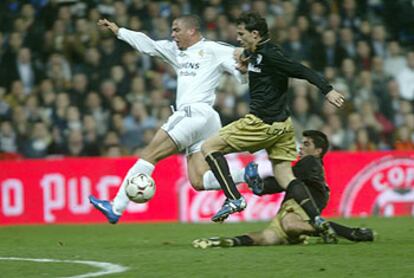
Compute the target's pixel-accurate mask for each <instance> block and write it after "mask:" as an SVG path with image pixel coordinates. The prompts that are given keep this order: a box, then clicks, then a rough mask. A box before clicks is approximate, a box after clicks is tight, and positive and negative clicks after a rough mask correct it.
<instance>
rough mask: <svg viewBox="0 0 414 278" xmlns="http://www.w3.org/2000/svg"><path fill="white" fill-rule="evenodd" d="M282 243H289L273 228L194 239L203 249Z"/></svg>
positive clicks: (195, 243)
mask: <svg viewBox="0 0 414 278" xmlns="http://www.w3.org/2000/svg"><path fill="white" fill-rule="evenodd" d="M282 244H288V241H287V240H286V239H284V238H282V237H280V235H279V234H278V233H277V232H276V231H275V230H273V229H271V228H266V229H264V230H262V231H259V232H252V233H248V234H245V235H239V236H234V237H210V238H200V239H196V240H194V241H193V247H195V248H201V249H205V248H212V247H243V246H244V247H247V246H254V245H260V246H269V245H282Z"/></svg>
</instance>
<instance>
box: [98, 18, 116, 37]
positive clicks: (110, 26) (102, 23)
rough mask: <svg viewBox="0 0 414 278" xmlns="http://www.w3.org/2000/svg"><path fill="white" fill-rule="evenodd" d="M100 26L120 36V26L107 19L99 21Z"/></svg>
mask: <svg viewBox="0 0 414 278" xmlns="http://www.w3.org/2000/svg"><path fill="white" fill-rule="evenodd" d="M98 26H102V27H106V28H108V29H109V30H111V31H112V32H113V33H114V34H115V35H116V34H118V30H119V27H118V25H116V24H115V23H113V22H111V21H109V20H107V19H106V18H104V19H99V20H98Z"/></svg>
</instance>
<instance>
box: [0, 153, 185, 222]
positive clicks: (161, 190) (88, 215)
mask: <svg viewBox="0 0 414 278" xmlns="http://www.w3.org/2000/svg"><path fill="white" fill-rule="evenodd" d="M135 161H136V158H123V159H106V158H79V159H73V158H67V159H61V160H22V161H2V162H0V185H1V188H0V224H32V223H91V222H102V221H104V218H103V217H102V215H100V213H99V212H98V211H96V210H94V209H93V208H92V206H91V205H90V204H89V200H88V196H89V195H90V194H94V195H95V196H97V197H98V198H103V199H108V198H110V197H111V198H112V197H114V196H115V194H116V192H117V189H118V186H119V184H120V183H121V181H122V179H123V176H124V174H125V173H126V172H127V170H128V169H129V167H131V166H132V165H133V163H134V162H135ZM179 162H180V157H178V156H174V157H171V158H168V159H165V160H163V161H162V162H160V164H159V167H158V168H157V169H156V171H155V172H154V176H153V177H154V180H155V181H156V183H157V184H159V185H160V186H159V187H158V188H157V189H158V190H157V198H154V199H153V200H152V201H151V202H148V203H146V204H134V203H130V205H129V206H128V208H127V212H126V213H125V214H124V215H123V217H122V220H123V221H176V220H177V218H178V200H177V198H176V197H175V196H176V195H177V194H176V193H175V192H176V190H175V188H174V187H172V186H161V185H163V184H166V185H168V184H169V183H170V181H171V180H173V181H174V180H177V179H179V177H180V176H181V174H182V173H181V172H180V171H176V169H179V168H180V163H179Z"/></svg>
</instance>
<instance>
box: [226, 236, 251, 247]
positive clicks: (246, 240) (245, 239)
mask: <svg viewBox="0 0 414 278" xmlns="http://www.w3.org/2000/svg"><path fill="white" fill-rule="evenodd" d="M231 240H232V241H233V246H252V245H253V239H252V238H251V237H249V236H248V235H243V236H236V237H233V238H231Z"/></svg>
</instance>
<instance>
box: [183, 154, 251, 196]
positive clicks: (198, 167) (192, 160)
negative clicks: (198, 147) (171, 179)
mask: <svg viewBox="0 0 414 278" xmlns="http://www.w3.org/2000/svg"><path fill="white" fill-rule="evenodd" d="M187 171H188V177H189V180H190V183H191V185H192V186H193V187H194V189H196V190H197V191H202V190H220V189H221V187H220V183H219V182H218V180H217V179H216V177H215V176H214V174H213V171H211V170H210V167H209V166H208V164H207V162H206V160H205V159H204V156H203V154H202V153H201V152H200V151H199V152H196V153H192V154H189V155H187ZM230 174H231V176H232V177H233V180H234V182H235V183H236V184H239V183H243V182H245V181H244V169H243V168H238V167H231V166H230Z"/></svg>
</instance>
